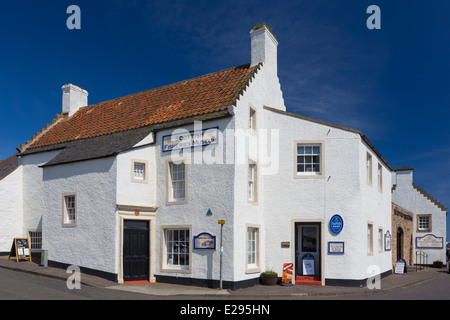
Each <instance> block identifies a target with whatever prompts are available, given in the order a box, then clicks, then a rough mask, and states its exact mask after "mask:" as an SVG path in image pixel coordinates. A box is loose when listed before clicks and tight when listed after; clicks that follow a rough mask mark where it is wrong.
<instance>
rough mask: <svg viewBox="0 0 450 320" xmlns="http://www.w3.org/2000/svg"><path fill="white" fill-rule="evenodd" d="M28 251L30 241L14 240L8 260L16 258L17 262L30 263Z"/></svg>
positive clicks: (23, 239)
mask: <svg viewBox="0 0 450 320" xmlns="http://www.w3.org/2000/svg"><path fill="white" fill-rule="evenodd" d="M30 251H31V250H30V241H29V240H28V238H14V240H13V243H12V246H11V251H10V253H9V257H8V260H9V259H10V258H11V257H16V261H17V262H19V260H30V261H31V255H30Z"/></svg>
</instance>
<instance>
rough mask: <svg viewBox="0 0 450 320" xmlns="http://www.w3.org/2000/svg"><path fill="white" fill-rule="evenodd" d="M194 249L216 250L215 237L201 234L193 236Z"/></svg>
mask: <svg viewBox="0 0 450 320" xmlns="http://www.w3.org/2000/svg"><path fill="white" fill-rule="evenodd" d="M194 249H213V250H215V249H216V237H215V236H213V235H212V234H209V233H206V232H203V233H200V234H199V235H197V236H194Z"/></svg>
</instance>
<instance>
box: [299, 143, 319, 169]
mask: <svg viewBox="0 0 450 320" xmlns="http://www.w3.org/2000/svg"><path fill="white" fill-rule="evenodd" d="M296 152H297V153H296V172H297V175H321V174H322V144H302V143H298V144H297V150H296Z"/></svg>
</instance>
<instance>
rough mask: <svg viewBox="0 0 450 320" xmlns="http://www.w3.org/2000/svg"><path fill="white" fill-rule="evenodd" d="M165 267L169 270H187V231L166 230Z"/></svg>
mask: <svg viewBox="0 0 450 320" xmlns="http://www.w3.org/2000/svg"><path fill="white" fill-rule="evenodd" d="M164 238H165V239H164V240H165V255H166V257H165V259H164V261H165V267H166V268H169V269H185V270H187V269H189V264H190V232H189V229H166V230H164Z"/></svg>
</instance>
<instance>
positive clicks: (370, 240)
mask: <svg viewBox="0 0 450 320" xmlns="http://www.w3.org/2000/svg"><path fill="white" fill-rule="evenodd" d="M367 253H368V254H373V225H372V224H370V223H369V224H367Z"/></svg>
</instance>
